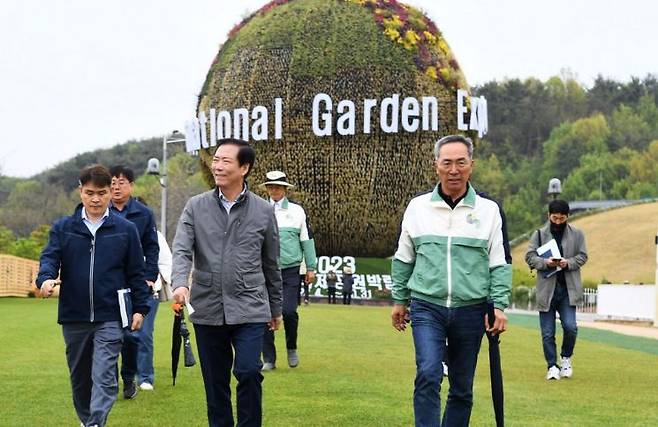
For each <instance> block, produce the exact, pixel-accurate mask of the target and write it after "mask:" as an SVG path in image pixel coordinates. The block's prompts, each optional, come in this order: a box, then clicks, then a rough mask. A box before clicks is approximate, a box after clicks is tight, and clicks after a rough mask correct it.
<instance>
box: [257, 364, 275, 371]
mask: <svg viewBox="0 0 658 427" xmlns="http://www.w3.org/2000/svg"><path fill="white" fill-rule="evenodd" d="M274 369H276V366H274V363H272V362H263V367H262V368H260V370H261V371H272V370H274Z"/></svg>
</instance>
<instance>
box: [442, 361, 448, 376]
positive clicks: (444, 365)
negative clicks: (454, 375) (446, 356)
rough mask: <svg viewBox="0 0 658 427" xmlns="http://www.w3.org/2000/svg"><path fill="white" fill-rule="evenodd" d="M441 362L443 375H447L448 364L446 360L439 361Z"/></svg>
mask: <svg viewBox="0 0 658 427" xmlns="http://www.w3.org/2000/svg"><path fill="white" fill-rule="evenodd" d="M441 363H443V376H444V377H447V376H448V365H446V362H441Z"/></svg>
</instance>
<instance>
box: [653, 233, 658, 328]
mask: <svg viewBox="0 0 658 427" xmlns="http://www.w3.org/2000/svg"><path fill="white" fill-rule="evenodd" d="M654 243H655V244H656V280H654V284H653V289H654V292H655V293H656V296H655V298H654V299H655V304H656V306H655V313H654V315H653V326H654V327H656V328H658V232H656V237H655V241H654Z"/></svg>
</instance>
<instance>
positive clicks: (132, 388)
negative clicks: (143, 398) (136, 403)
mask: <svg viewBox="0 0 658 427" xmlns="http://www.w3.org/2000/svg"><path fill="white" fill-rule="evenodd" d="M135 396H137V384H135V381H124V382H123V398H124V399H128V400H132V399H134V398H135Z"/></svg>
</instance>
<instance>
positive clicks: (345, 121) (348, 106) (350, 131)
mask: <svg viewBox="0 0 658 427" xmlns="http://www.w3.org/2000/svg"><path fill="white" fill-rule="evenodd" d="M354 108H355V107H354V103H353V102H352V101H350V100H348V99H344V100H342V101H340V102H339V103H338V106H336V112H337V113H343V112H344V111H345V110H347V111H346V112H345V114H342V115H341V116H340V117H338V121H336V130H337V131H338V133H339V134H340V135H354V127H355V121H356V117H355V115H354Z"/></svg>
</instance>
